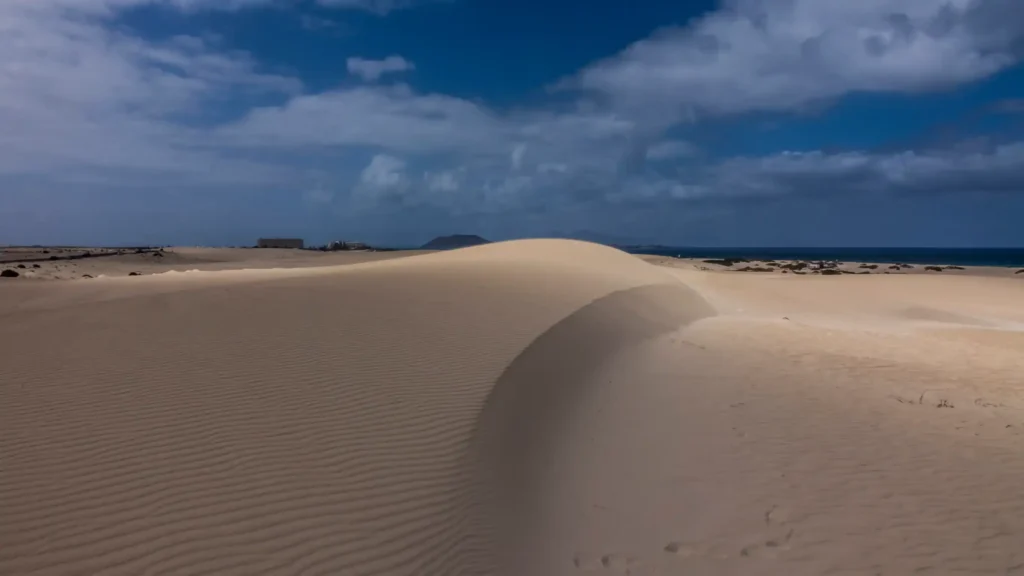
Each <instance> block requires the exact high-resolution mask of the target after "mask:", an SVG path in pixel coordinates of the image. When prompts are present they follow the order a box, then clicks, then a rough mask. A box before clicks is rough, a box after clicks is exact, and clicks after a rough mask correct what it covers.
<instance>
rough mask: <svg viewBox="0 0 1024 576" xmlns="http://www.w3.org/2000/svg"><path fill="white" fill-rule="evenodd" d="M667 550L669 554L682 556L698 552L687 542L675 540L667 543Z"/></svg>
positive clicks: (689, 555)
mask: <svg viewBox="0 0 1024 576" xmlns="http://www.w3.org/2000/svg"><path fill="white" fill-rule="evenodd" d="M665 552H668V553H669V554H674V555H676V556H679V557H681V558H689V557H691V556H695V555H696V554H697V550H696V549H695V548H694V547H693V546H691V545H689V544H685V543H683V542H675V541H673V542H669V543H668V544H666V545H665Z"/></svg>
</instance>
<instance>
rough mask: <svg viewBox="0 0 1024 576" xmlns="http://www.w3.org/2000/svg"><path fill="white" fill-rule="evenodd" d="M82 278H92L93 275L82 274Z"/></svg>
mask: <svg viewBox="0 0 1024 576" xmlns="http://www.w3.org/2000/svg"><path fill="white" fill-rule="evenodd" d="M82 278H92V275H91V274H82Z"/></svg>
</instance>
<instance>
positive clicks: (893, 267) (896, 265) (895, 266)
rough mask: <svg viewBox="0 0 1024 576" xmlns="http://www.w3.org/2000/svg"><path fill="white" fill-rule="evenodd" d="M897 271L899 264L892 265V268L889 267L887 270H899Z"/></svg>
mask: <svg viewBox="0 0 1024 576" xmlns="http://www.w3.org/2000/svg"><path fill="white" fill-rule="evenodd" d="M899 269H900V265H899V264H893V265H892V266H889V270H899Z"/></svg>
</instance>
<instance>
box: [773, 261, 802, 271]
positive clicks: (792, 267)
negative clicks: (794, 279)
mask: <svg viewBox="0 0 1024 576" xmlns="http://www.w3.org/2000/svg"><path fill="white" fill-rule="evenodd" d="M779 267H780V268H785V269H787V270H803V269H804V268H807V262H790V263H788V264H780V265H779Z"/></svg>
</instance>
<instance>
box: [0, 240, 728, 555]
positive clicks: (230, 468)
mask: <svg viewBox="0 0 1024 576" xmlns="http://www.w3.org/2000/svg"><path fill="white" fill-rule="evenodd" d="M140 280H141V281H142V282H140ZM0 313H2V315H3V318H4V323H3V325H2V327H0V338H2V342H3V343H4V347H3V350H4V357H3V365H4V366H5V379H4V383H3V386H2V388H0V394H2V398H0V422H2V424H0V426H2V430H0V432H2V435H0V450H2V453H3V454H4V459H5V464H4V470H3V473H2V475H0V517H2V518H4V521H3V523H2V524H0V573H4V574H8V573H10V574H32V573H45V574H80V573H90V574H184V573H187V574H202V573H210V574H213V573H216V574H232V573H234V574H252V573H274V574H285V573H288V574H500V573H515V570H518V569H520V568H523V567H524V566H525V567H527V568H528V567H529V564H528V563H527V564H526V565H523V564H522V560H521V553H522V552H523V549H522V546H524V545H526V544H525V543H524V542H523V541H522V539H523V538H525V537H526V535H527V534H528V533H529V531H530V530H531V526H530V523H531V521H532V517H533V514H534V513H535V512H537V510H536V508H537V506H538V501H537V499H536V498H535V496H536V494H534V493H532V492H530V491H529V489H525V490H526V491H524V488H522V487H517V486H516V485H514V484H508V482H507V479H508V478H509V476H508V473H510V472H515V471H518V472H519V473H521V474H526V475H527V476H529V475H530V474H531V473H532V472H531V467H535V466H540V465H541V464H540V461H542V460H543V454H544V453H545V450H546V445H547V442H549V441H550V440H551V439H552V437H553V436H557V433H558V430H557V425H558V423H559V422H561V421H563V419H564V417H565V415H564V412H565V411H571V409H572V406H573V405H574V399H573V397H574V396H575V395H578V394H582V393H586V392H587V390H588V385H589V384H591V383H593V382H592V381H593V378H592V377H591V375H592V372H593V367H594V366H595V365H598V364H600V362H601V358H602V356H607V355H610V354H613V353H614V352H615V350H617V349H619V348H622V347H628V346H630V345H631V344H632V343H635V342H637V341H639V340H642V339H644V338H648V337H652V336H654V335H657V334H659V333H664V332H667V331H671V330H674V329H676V328H678V327H679V326H680V325H682V324H684V323H686V322H689V321H692V320H694V319H696V318H699V317H703V316H706V315H709V314H712V313H713V312H712V311H711V309H710V307H708V306H706V305H705V304H703V301H702V300H701V298H700V297H699V296H698V295H697V294H696V293H694V292H692V291H690V290H689V289H687V288H686V287H685V286H684V285H683V284H682V283H680V282H679V281H678V280H677V279H675V278H673V277H672V276H671V275H669V274H667V273H666V272H664V271H662V270H659V269H657V268H655V267H653V266H650V265H647V264H645V263H643V262H640V261H639V260H637V259H635V258H633V257H631V256H629V255H626V254H624V253H621V252H618V251H616V250H613V249H610V248H606V247H601V246H597V245H593V244H587V243H582V242H574V241H519V242H509V243H498V244H493V245H488V246H481V247H475V248H470V249H465V250H460V251H456V252H451V253H445V254H431V255H424V256H418V257H416V258H409V259H400V260H389V261H386V262H374V263H366V264H356V265H351V266H344V267H326V268H317V269H292V270H285V271H266V272H223V273H211V272H196V273H192V274H185V275H174V277H171V278H134V279H132V280H131V281H130V282H129V281H128V280H122V279H103V280H101V281H91V282H89V283H80V282H75V283H66V284H49V285H46V286H45V287H40V288H39V289H38V290H37V291H36V293H35V294H34V295H33V296H32V298H27V299H26V300H23V301H19V302H15V303H13V304H7V305H4V307H3V308H0ZM566 350H570V351H569V352H568V354H567V353H566ZM532 424H536V425H537V426H536V427H533V426H532ZM506 457H507V458H509V459H508V460H504V458H506ZM495 458H497V460H495ZM538 459H540V461H539V460H538ZM496 472H497V476H495V473H496ZM536 474H540V472H537V473H536ZM536 474H535V475H534V481H535V482H539V480H537V478H539V477H540V476H537V475H536ZM503 479H504V480H505V481H503ZM542 484H543V482H541V484H539V485H537V486H542ZM538 489H539V488H538ZM517 538H519V540H517ZM517 558H518V560H517ZM516 562H519V563H518V564H517V563H516Z"/></svg>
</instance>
